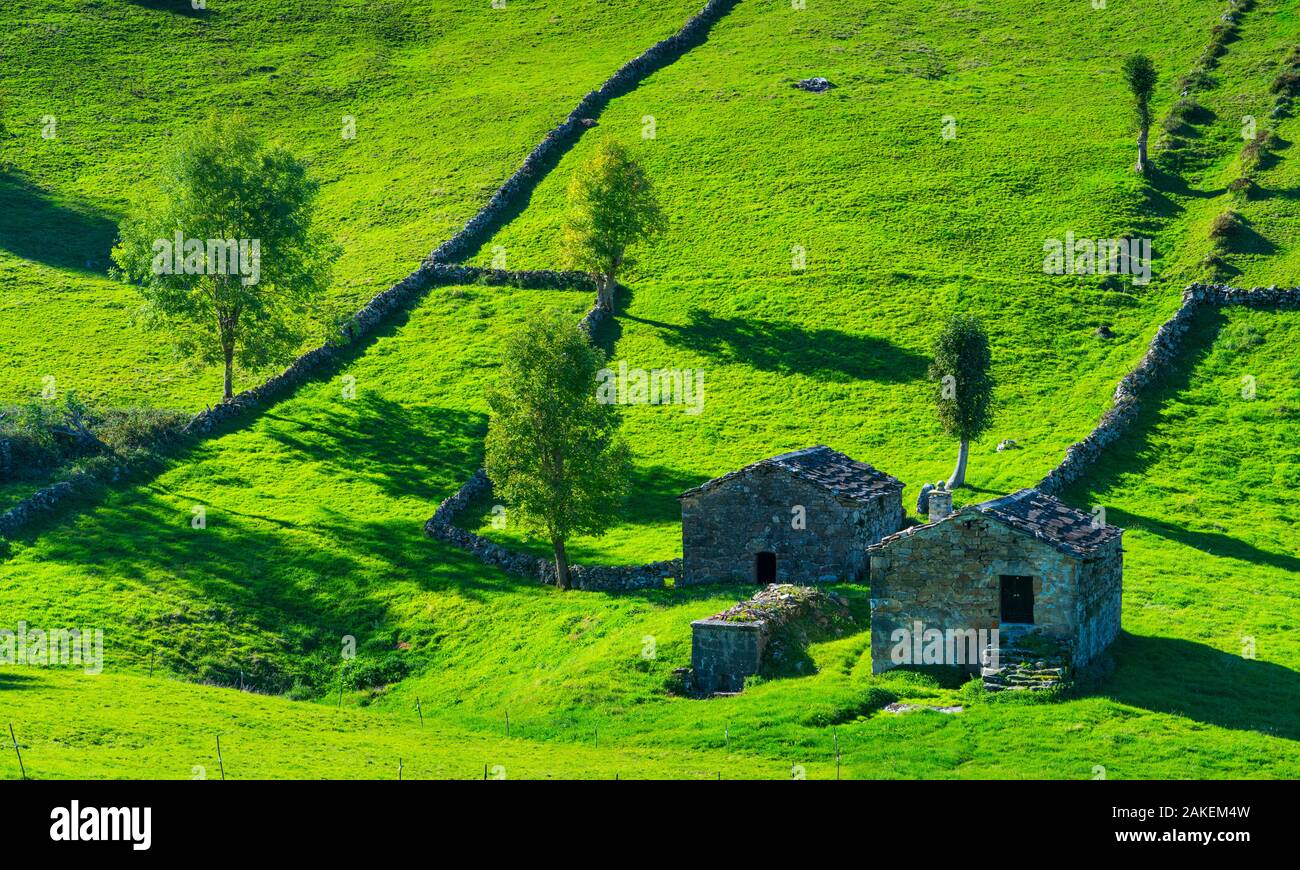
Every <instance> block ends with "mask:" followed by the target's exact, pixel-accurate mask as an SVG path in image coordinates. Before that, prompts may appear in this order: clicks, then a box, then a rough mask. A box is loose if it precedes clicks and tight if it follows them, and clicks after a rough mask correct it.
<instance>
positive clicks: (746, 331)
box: [624, 308, 928, 383]
mask: <svg viewBox="0 0 1300 870" xmlns="http://www.w3.org/2000/svg"><path fill="white" fill-rule="evenodd" d="M624 316H625V317H627V319H628V320H635V321H637V322H639V323H645V324H647V325H649V326H653V327H656V328H658V329H659V330H660V331H661V332H662V334H663V336H664V341H665V342H666V343H667V344H669V345H670V346H672V347H679V348H682V349H685V350H690V351H693V352H695V353H699V354H702V355H704V356H709V357H712V358H714V359H717V360H719V361H722V362H728V363H740V364H743V365H748V366H750V367H752V368H755V369H758V370H760V371H767V372H778V373H780V374H806V375H813V376H815V377H819V378H824V379H826V380H831V381H838V382H845V381H850V380H876V381H884V382H887V383H901V382H905V381H911V380H916V379H918V378H921V377H924V376H925V371H926V366H927V364H928V360H927V359H926V358H925V357H924V356H923V355H921V354H918V353H914V352H913V351H910V350H906V349H904V348H901V347H898V346H897V345H895V344H894V343H893V342H891V341H889V340H888V339H883V338H876V337H875V336H870V335H856V334H853V333H848V332H842V331H840V330H838V329H829V328H819V329H805V328H804V327H802V326H798V325H796V324H793V323H777V322H772V321H764V320H756V319H753V318H749V317H716V316H714V315H712V314H710V313H708V312H707V311H703V310H701V309H698V308H693V309H691V311H690V312H689V314H688V315H687V316H688V317H689V322H688V323H686V324H685V325H677V324H672V323H662V322H659V321H655V320H645V319H642V318H639V317H632V316H630V315H624Z"/></svg>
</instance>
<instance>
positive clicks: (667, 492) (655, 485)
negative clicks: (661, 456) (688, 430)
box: [628, 465, 704, 523]
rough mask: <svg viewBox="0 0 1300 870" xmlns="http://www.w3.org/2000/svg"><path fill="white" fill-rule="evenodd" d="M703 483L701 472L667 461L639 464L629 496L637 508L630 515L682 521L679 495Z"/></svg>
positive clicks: (640, 518) (638, 520)
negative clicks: (687, 469)
mask: <svg viewBox="0 0 1300 870" xmlns="http://www.w3.org/2000/svg"><path fill="white" fill-rule="evenodd" d="M701 483H704V478H702V477H700V476H699V475H698V474H689V473H687V472H684V471H680V470H678V469H676V468H670V467H668V466H667V465H646V466H642V465H637V466H636V468H635V469H633V471H632V485H631V488H630V492H631V493H632V495H631V496H630V497H629V499H628V501H629V502H630V503H631V504H632V505H634V506H635V508H634V509H633V510H629V511H628V514H629V517H628V518H629V519H630V520H631V521H632V522H634V523H676V522H681V519H682V506H681V504H680V503H679V502H678V501H677V496H679V495H681V494H682V493H683V492H685V491H686V490H688V489H691V488H692V487H696V486H699V485H700V484H701Z"/></svg>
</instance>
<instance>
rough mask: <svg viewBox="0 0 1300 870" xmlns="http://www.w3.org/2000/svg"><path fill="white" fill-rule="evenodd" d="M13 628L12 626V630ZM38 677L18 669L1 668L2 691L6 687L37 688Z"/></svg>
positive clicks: (0, 683)
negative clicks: (20, 671) (22, 672)
mask: <svg viewBox="0 0 1300 870" xmlns="http://www.w3.org/2000/svg"><path fill="white" fill-rule="evenodd" d="M12 630H13V629H12V628H10V631H12ZM35 683H36V678H35V677H33V676H32V675H31V674H20V673H18V672H17V671H10V670H0V692H3V691H4V690H5V689H25V688H35V687H36V686H35Z"/></svg>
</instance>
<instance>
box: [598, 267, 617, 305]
mask: <svg viewBox="0 0 1300 870" xmlns="http://www.w3.org/2000/svg"><path fill="white" fill-rule="evenodd" d="M596 305H597V307H599V308H603V309H605V310H606V311H608V312H609V313H610V314H613V313H614V278H613V276H611V275H608V274H605V273H601V275H600V276H599V277H597V278H596Z"/></svg>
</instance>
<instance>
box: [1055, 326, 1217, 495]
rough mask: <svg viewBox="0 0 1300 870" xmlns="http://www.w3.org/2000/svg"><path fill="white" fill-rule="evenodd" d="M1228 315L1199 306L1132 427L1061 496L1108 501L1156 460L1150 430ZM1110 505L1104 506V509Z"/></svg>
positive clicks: (1183, 386) (1183, 387)
mask: <svg viewBox="0 0 1300 870" xmlns="http://www.w3.org/2000/svg"><path fill="white" fill-rule="evenodd" d="M1226 322H1227V318H1226V317H1225V316H1224V315H1223V313H1222V311H1220V310H1219V309H1217V308H1204V307H1202V308H1201V309H1200V311H1199V312H1198V313H1197V315H1196V317H1195V318H1194V319H1193V321H1192V326H1191V329H1190V330H1189V332H1188V334H1187V335H1186V336H1185V337H1184V339H1183V346H1182V351H1181V353H1179V354H1178V356H1177V359H1176V360H1174V361H1173V362H1172V363H1170V364H1168V365H1166V367H1165V368H1164V370H1163V372H1162V374H1161V375H1160V377H1159V378H1158V379H1157V380H1156V381H1155V382H1154V383H1152V384H1151V385H1149V386H1148V388H1147V390H1146V391H1145V392H1144V393H1143V395H1142V400H1141V406H1140V408H1139V410H1138V414H1137V418H1136V419H1135V420H1134V422H1133V424H1132V426H1131V428H1130V429H1129V430H1128V431H1127V432H1126V433H1125V434H1124V436H1123V437H1122V438H1120V439H1119V440H1118V441H1117V442H1115V443H1114V444H1113V445H1111V446H1110V447H1109V448H1107V450H1106V451H1105V452H1103V453H1102V455H1101V457H1100V458H1099V459H1098V461H1097V465H1096V466H1095V467H1094V468H1093V469H1092V470H1091V471H1090V472H1089V473H1088V474H1087V475H1086V476H1085V477H1084V479H1083V480H1081V481H1079V482H1077V483H1075V484H1073V485H1071V486H1069V487H1066V488H1065V490H1064V492H1062V493H1061V494H1060V497H1061V498H1062V499H1063V500H1065V501H1067V502H1070V503H1072V504H1107V502H1106V500H1105V498H1104V497H1101V496H1099V495H1098V494H1099V493H1105V492H1107V491H1108V490H1110V489H1111V488H1112V487H1114V486H1115V485H1117V484H1118V483H1119V482H1120V481H1121V480H1122V479H1123V478H1124V477H1125V476H1129V475H1142V474H1144V473H1145V472H1146V469H1147V466H1149V465H1150V464H1151V463H1152V462H1153V461H1154V460H1155V459H1156V456H1155V454H1154V453H1153V452H1152V451H1151V450H1150V442H1151V433H1152V431H1153V430H1154V429H1155V428H1156V426H1157V425H1158V424H1159V422H1160V419H1161V413H1162V411H1163V410H1164V408H1165V407H1166V405H1167V404H1168V403H1169V402H1170V401H1171V400H1173V399H1174V398H1176V397H1177V396H1178V395H1179V394H1180V393H1182V392H1184V391H1185V390H1186V389H1187V387H1188V385H1189V384H1190V382H1191V377H1192V373H1193V372H1194V371H1195V370H1196V368H1197V366H1199V365H1200V363H1201V361H1202V360H1203V359H1204V358H1205V357H1206V355H1208V354H1209V352H1210V350H1211V349H1212V348H1213V346H1214V340H1215V338H1216V337H1217V336H1218V334H1219V331H1220V330H1221V329H1222V328H1223V324H1224V323H1226ZM1111 509H1112V508H1110V507H1109V506H1107V511H1110V510H1111Z"/></svg>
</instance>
